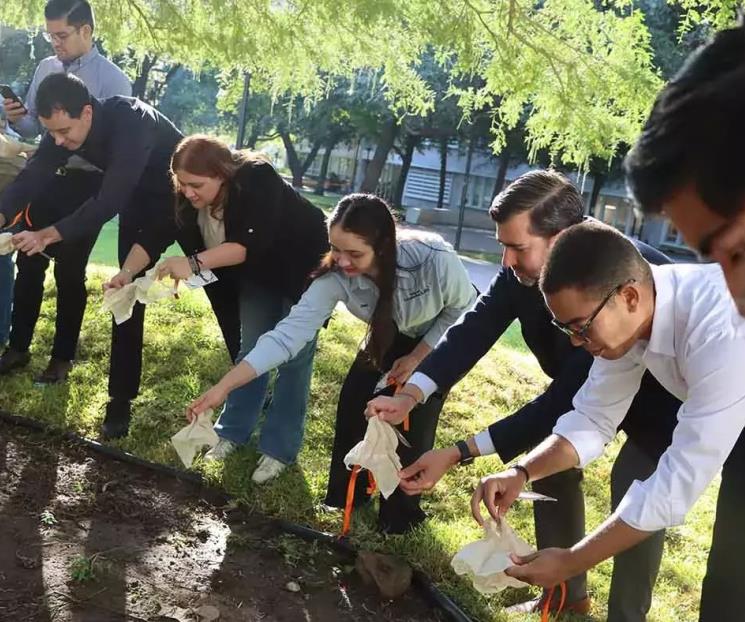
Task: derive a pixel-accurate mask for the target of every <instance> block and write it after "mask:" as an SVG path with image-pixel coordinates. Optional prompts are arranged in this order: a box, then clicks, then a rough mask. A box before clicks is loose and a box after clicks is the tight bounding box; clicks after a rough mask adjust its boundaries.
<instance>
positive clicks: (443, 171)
mask: <svg viewBox="0 0 745 622" xmlns="http://www.w3.org/2000/svg"><path fill="white" fill-rule="evenodd" d="M449 142H450V139H449V138H448V137H446V136H444V137H443V138H441V139H440V188H439V190H438V191H437V209H442V206H443V203H444V202H445V184H446V183H447V179H448V144H449Z"/></svg>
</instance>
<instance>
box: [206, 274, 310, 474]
mask: <svg viewBox="0 0 745 622" xmlns="http://www.w3.org/2000/svg"><path fill="white" fill-rule="evenodd" d="M292 304H293V303H292V301H291V300H290V299H288V298H285V297H283V296H281V295H279V294H276V293H274V292H270V291H268V290H266V289H265V288H263V287H260V286H258V285H255V284H253V283H244V284H243V287H242V291H241V299H240V312H241V352H240V354H239V355H238V359H237V361H236V362H240V360H241V359H243V357H244V356H246V354H248V353H249V352H250V351H251V349H252V348H253V347H254V345H256V342H257V340H258V339H259V337H261V335H263V334H264V333H265V332H267V331H269V330H271V329H273V328H274V327H275V326H276V324H277V322H279V321H280V320H281V319H283V318H284V317H286V316H287V314H288V313H289V312H290V308H291V307H292ZM316 338H317V336H316V337H314V338H313V340H312V341H310V342H309V343H307V344H306V345H305V347H304V348H303V349H302V350H300V352H299V353H298V355H297V356H296V357H295V358H294V359H292V360H290V361H287V362H286V363H284V364H282V365H280V366H279V367H278V368H277V377H276V379H275V382H274V390H273V392H272V399H271V402H270V404H269V407H268V408H267V409H266V420H265V421H264V425H263V427H262V429H261V434H260V436H259V451H260V452H261V453H262V454H264V455H266V456H270V457H271V458H274V459H275V460H279V461H280V462H282V463H284V464H290V463H292V462H294V461H295V459H296V458H297V455H298V452H299V451H300V446H301V445H302V442H303V433H304V432H305V412H306V410H307V408H308V393H309V392H310V378H311V375H312V373H313V356H314V355H315V353H316ZM269 374H270V372H267V373H265V374H262V375H261V376H259V377H258V378H256V379H255V380H254V381H253V382H250V383H248V384H247V385H244V386H242V387H239V388H237V389H235V390H234V391H232V392H231V393H230V394H229V395H228V399H227V401H226V402H225V407H224V408H223V411H222V413H221V414H220V418H219V419H218V420H217V423H216V424H215V431H216V432H217V434H218V435H219V436H220V438H224V439H227V440H229V441H233V442H234V443H237V444H243V443H246V442H247V441H248V440H249V439H250V438H251V434H252V433H253V431H254V428H255V427H256V423H257V421H258V419H259V415H260V414H261V410H262V407H263V405H264V400H265V398H266V393H267V389H268V387H269Z"/></svg>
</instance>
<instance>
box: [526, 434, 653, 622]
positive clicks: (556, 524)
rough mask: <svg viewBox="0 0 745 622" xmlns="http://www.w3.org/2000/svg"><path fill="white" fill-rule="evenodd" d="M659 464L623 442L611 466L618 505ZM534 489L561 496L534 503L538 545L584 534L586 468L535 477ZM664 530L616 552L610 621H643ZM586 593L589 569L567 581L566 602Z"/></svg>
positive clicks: (563, 543)
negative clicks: (552, 499)
mask: <svg viewBox="0 0 745 622" xmlns="http://www.w3.org/2000/svg"><path fill="white" fill-rule="evenodd" d="M656 468H657V461H656V460H654V459H652V458H651V457H650V456H649V455H648V454H647V453H646V452H644V451H642V450H641V449H639V447H638V446H637V445H636V444H635V443H634V442H633V441H632V440H627V441H626V443H624V445H623V447H622V448H621V451H620V452H619V453H618V457H617V458H616V461H615V462H614V464H613V469H612V471H611V505H612V509H613V510H615V508H616V507H617V506H618V504H619V503H620V502H621V499H622V498H623V496H624V495H625V494H626V491H627V490H628V489H629V487H630V486H631V484H632V482H633V481H634V480H637V479H638V480H641V481H643V480H645V479H647V478H648V477H649V476H650V475H651V474H652V473H653V472H654V470H655V469H656ZM532 486H533V490H534V491H535V492H540V493H542V494H545V495H549V496H551V497H554V498H556V499H557V500H558V501H557V502H555V503H554V502H538V503H534V504H533V506H534V507H533V514H534V517H535V529H536V542H537V545H538V548H539V549H543V548H547V547H560V548H569V547H571V546H573V545H574V544H576V543H577V542H579V541H580V540H581V539H582V538H583V537H584V535H585V502H584V494H583V492H582V471H580V470H579V469H569V470H568V471H564V472H562V473H557V474H556V475H552V476H550V477H547V478H545V479H542V480H538V481H536V482H533V485H532ZM664 541H665V532H664V531H658V532H656V533H655V534H654V535H652V536H651V537H650V538H648V539H647V540H645V541H644V542H641V543H639V544H637V545H636V546H635V547H633V548H631V549H629V550H628V551H625V552H623V553H621V554H620V555H618V556H616V557H615V558H614V561H613V575H612V578H611V589H610V595H609V599H608V621H609V622H643V621H644V620H646V615H647V612H648V611H649V608H650V606H651V604H652V590H653V588H654V584H655V581H656V580H657V573H658V572H659V569H660V562H661V560H662V550H663V545H664ZM586 595H587V574H586V573H582V574H580V575H577V576H576V577H572V578H571V579H569V581H567V601H568V602H573V601H577V600H580V599H582V598H584V597H585V596H586Z"/></svg>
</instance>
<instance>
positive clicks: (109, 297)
mask: <svg viewBox="0 0 745 622" xmlns="http://www.w3.org/2000/svg"><path fill="white" fill-rule="evenodd" d="M175 295H176V288H175V287H169V286H168V285H166V284H165V283H163V282H162V281H158V280H157V279H156V278H155V268H152V269H150V270H148V271H147V272H146V273H145V276H141V277H139V278H137V279H135V280H134V281H132V283H130V284H129V285H125V286H124V287H120V288H119V289H107V290H106V291H105V292H104V294H103V309H104V310H105V311H109V312H110V313H111V314H112V315H113V316H114V321H115V322H116V323H117V324H121V323H123V322H126V321H127V320H128V319H129V318H131V317H132V309H133V308H134V306H135V302H141V303H142V304H144V305H147V304H150V303H153V302H158V301H159V300H163V299H164V298H173V297H174V296H175Z"/></svg>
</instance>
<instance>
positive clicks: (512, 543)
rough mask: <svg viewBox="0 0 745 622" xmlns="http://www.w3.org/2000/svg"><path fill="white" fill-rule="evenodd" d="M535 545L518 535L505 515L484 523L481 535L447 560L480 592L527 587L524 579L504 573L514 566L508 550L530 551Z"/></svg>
mask: <svg viewBox="0 0 745 622" xmlns="http://www.w3.org/2000/svg"><path fill="white" fill-rule="evenodd" d="M534 551H535V549H534V548H533V547H532V546H530V544H528V543H527V542H525V540H523V539H522V538H520V536H518V535H517V534H516V533H515V532H514V531H513V530H512V528H511V527H510V526H509V525H508V524H507V521H506V520H505V519H503V518H502V519H500V520H499V523H496V522H495V521H494V520H492V519H489V520H488V521H486V522H485V523H484V537H483V538H482V539H481V540H477V541H476V542H471V544H467V545H466V546H464V547H463V548H462V549H461V550H460V551H458V553H456V555H455V557H453V560H452V561H451V562H450V564H451V565H452V567H453V570H455V572H456V574H459V575H466V576H468V577H470V579H471V582H472V583H473V587H475V588H476V589H477V590H478V591H479V592H481V593H482V594H494V593H496V592H500V591H501V590H503V589H504V588H506V587H527V585H528V584H527V583H523V582H522V581H518V580H517V579H513V578H512V577H509V576H507V575H506V574H504V571H505V569H506V568H509V567H510V566H514V564H513V563H512V560H511V559H510V553H515V554H516V555H529V554H530V553H533V552H534Z"/></svg>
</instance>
